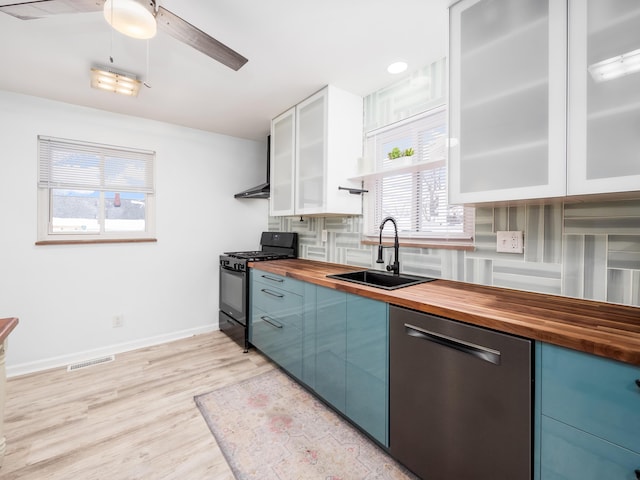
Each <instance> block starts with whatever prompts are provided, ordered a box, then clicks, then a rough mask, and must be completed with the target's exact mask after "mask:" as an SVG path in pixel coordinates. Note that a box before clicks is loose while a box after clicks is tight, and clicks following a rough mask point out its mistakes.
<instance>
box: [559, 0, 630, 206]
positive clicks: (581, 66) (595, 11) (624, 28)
mask: <svg viewBox="0 0 640 480" xmlns="http://www.w3.org/2000/svg"><path fill="white" fill-rule="evenodd" d="M634 51H635V52H636V55H635V58H633V56H631V57H632V58H629V57H630V56H628V55H627V54H629V53H631V52H634ZM623 56H625V57H623ZM634 65H635V66H634ZM625 70H626V72H627V74H626V75H623V76H619V75H618V74H619V73H622V72H624V71H625ZM633 70H635V72H634V73H629V72H632V71H633ZM568 159H569V172H570V175H569V183H568V193H569V194H570V195H576V194H584V193H602V192H622V191H631V190H640V1H638V0H606V1H603V0H570V3H569V152H568Z"/></svg>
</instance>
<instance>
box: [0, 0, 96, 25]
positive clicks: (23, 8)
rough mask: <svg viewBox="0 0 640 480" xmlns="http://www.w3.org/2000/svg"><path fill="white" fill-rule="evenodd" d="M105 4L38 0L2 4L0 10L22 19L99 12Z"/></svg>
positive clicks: (87, 1)
mask: <svg viewBox="0 0 640 480" xmlns="http://www.w3.org/2000/svg"><path fill="white" fill-rule="evenodd" d="M103 5H104V0H36V1H33V2H20V3H12V4H10V5H1V6H0V12H3V13H6V14H8V15H11V16H13V17H16V18H19V19H20V20H34V19H36V18H44V17H48V16H49V15H57V14H60V13H82V12H97V11H98V10H102V6H103Z"/></svg>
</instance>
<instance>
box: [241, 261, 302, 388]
mask: <svg viewBox="0 0 640 480" xmlns="http://www.w3.org/2000/svg"><path fill="white" fill-rule="evenodd" d="M251 272H252V274H251V308H250V311H251V326H250V329H249V335H250V338H249V341H250V342H251V343H252V344H253V345H254V346H255V347H256V348H258V349H259V350H260V351H261V352H263V353H264V354H265V355H267V356H268V357H269V358H271V359H272V360H273V361H274V362H276V363H277V364H278V365H280V366H281V367H282V368H284V369H285V370H287V371H288V372H289V373H290V374H291V375H293V376H294V377H296V378H298V379H302V370H303V368H302V342H303V337H302V335H303V303H304V300H303V296H302V295H299V294H298V293H296V292H298V291H301V290H302V288H299V287H301V285H302V282H297V283H299V284H300V285H296V284H295V282H296V281H295V280H291V279H287V280H288V282H289V283H290V284H291V282H294V283H293V284H292V285H290V288H289V290H284V289H283V288H281V285H280V284H278V283H275V284H273V283H271V282H267V283H265V282H264V281H261V280H260V279H259V278H256V276H255V275H254V274H253V270H251ZM271 278H273V279H277V276H276V275H272V276H271Z"/></svg>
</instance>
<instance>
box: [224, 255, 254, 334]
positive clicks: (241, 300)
mask: <svg viewBox="0 0 640 480" xmlns="http://www.w3.org/2000/svg"><path fill="white" fill-rule="evenodd" d="M247 290H248V288H247V274H246V272H238V271H235V270H229V269H226V268H224V267H220V312H222V313H224V314H225V315H227V316H228V317H230V318H231V319H233V320H235V321H236V322H237V323H239V324H240V325H242V326H245V327H246V325H247V310H248V308H247V307H248V304H247V301H248V298H247Z"/></svg>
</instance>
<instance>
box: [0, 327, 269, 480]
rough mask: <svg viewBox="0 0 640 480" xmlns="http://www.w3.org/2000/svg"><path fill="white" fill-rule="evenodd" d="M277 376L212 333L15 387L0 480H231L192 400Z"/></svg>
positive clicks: (20, 381) (10, 389)
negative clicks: (266, 374)
mask: <svg viewBox="0 0 640 480" xmlns="http://www.w3.org/2000/svg"><path fill="white" fill-rule="evenodd" d="M273 368H274V367H273V364H271V363H270V362H269V361H267V360H266V359H265V358H264V357H263V356H261V355H260V354H259V353H257V352H256V351H255V350H251V351H250V352H249V353H246V354H243V353H242V349H241V348H240V347H238V346H237V345H236V344H235V343H233V342H232V341H231V340H229V339H228V338H227V337H226V336H225V335H224V334H222V333H221V332H213V333H207V334H202V335H197V336H194V337H190V338H187V339H184V340H178V341H175V342H170V343H166V344H162V345H157V346H153V347H149V348H143V349H140V350H135V351H131V352H127V353H122V354H119V355H116V358H115V361H113V362H110V363H105V364H101V365H95V366H92V367H89V368H85V369H80V370H75V371H73V372H67V371H66V368H61V369H55V370H49V371H46V372H41V373H35V374H31V375H25V376H21V377H15V378H11V379H9V381H8V385H7V405H6V410H5V425H6V428H5V433H6V437H7V454H6V457H5V460H4V465H3V466H2V468H1V469H0V479H2V480H10V479H20V480H94V479H96V480H98V479H99V480H103V479H105V480H106V479H109V480H124V479H126V480H133V479H144V480H161V479H180V480H205V479H215V480H227V479H229V480H232V479H233V475H232V474H231V471H230V470H229V467H228V466H227V463H226V461H225V459H224V457H223V456H222V453H221V452H220V450H219V448H218V446H217V444H216V442H215V439H214V438H213V435H212V434H211V432H210V431H209V428H208V427H207V424H206V423H205V421H204V420H203V418H202V416H201V415H200V412H199V410H198V409H197V407H196V405H195V403H194V401H193V397H194V396H195V395H199V394H202V393H207V392H210V391H211V390H215V389H217V388H219V387H222V386H224V385H228V384H233V383H236V382H238V381H241V380H243V379H245V378H249V377H252V376H254V375H258V374H260V373H263V372H266V371H268V370H271V369H273Z"/></svg>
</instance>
